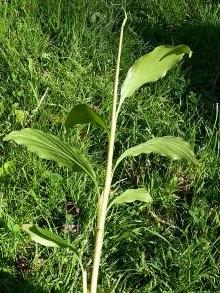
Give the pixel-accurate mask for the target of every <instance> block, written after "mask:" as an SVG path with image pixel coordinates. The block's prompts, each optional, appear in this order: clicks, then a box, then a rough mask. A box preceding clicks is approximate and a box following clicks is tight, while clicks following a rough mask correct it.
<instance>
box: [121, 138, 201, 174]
mask: <svg viewBox="0 0 220 293" xmlns="http://www.w3.org/2000/svg"><path fill="white" fill-rule="evenodd" d="M149 153H157V154H160V155H162V156H167V157H169V158H170V159H172V160H180V159H183V160H186V161H188V162H191V163H193V164H197V163H198V162H197V160H196V158H195V155H194V153H193V151H192V148H191V146H190V144H189V143H188V142H186V141H184V140H183V139H182V138H180V137H173V136H162V137H154V138H152V139H150V140H148V141H147V142H145V143H141V144H139V145H137V146H134V147H132V148H130V149H128V150H126V151H125V152H124V153H123V154H122V155H121V156H120V157H119V158H118V160H117V162H116V166H115V168H116V167H117V166H118V164H119V163H120V162H121V161H122V160H123V159H124V158H126V157H130V156H138V155H140V154H149Z"/></svg>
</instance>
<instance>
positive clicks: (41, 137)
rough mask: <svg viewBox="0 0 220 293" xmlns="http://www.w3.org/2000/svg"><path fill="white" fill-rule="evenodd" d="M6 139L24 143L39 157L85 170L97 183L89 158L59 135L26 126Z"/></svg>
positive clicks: (77, 169)
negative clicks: (62, 139) (63, 140)
mask: <svg viewBox="0 0 220 293" xmlns="http://www.w3.org/2000/svg"><path fill="white" fill-rule="evenodd" d="M4 140H7V141H9V140H13V141H15V142H16V143H18V144H21V145H24V146H26V147H27V149H28V150H29V151H31V152H34V153H35V154H37V155H38V156H39V157H41V158H43V159H46V160H52V161H55V162H57V163H58V164H59V165H61V166H66V167H70V168H72V169H73V170H74V171H78V172H82V171H83V172H85V173H86V174H88V175H89V176H90V177H91V178H92V179H93V181H94V182H95V183H96V176H95V172H94V170H93V168H92V166H91V164H90V162H89V160H88V159H87V158H85V157H84V156H83V155H82V154H81V153H80V152H79V150H78V149H76V148H75V147H72V146H70V145H68V144H67V143H64V142H62V141H61V140H60V139H59V138H58V137H56V136H54V135H52V134H48V133H45V132H43V131H41V130H37V129H32V128H25V129H22V130H19V131H12V132H11V133H9V134H8V135H7V136H6V137H5V138H4Z"/></svg>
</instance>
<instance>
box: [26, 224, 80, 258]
mask: <svg viewBox="0 0 220 293" xmlns="http://www.w3.org/2000/svg"><path fill="white" fill-rule="evenodd" d="M22 229H23V230H24V231H25V232H27V233H28V234H29V235H30V237H31V239H32V240H33V241H35V242H36V243H39V244H41V245H44V246H47V247H62V248H70V249H71V250H73V251H74V252H75V253H76V254H77V255H78V253H77V251H76V250H75V248H74V247H73V245H72V244H70V243H69V242H68V241H66V240H64V239H63V238H61V237H60V236H58V235H56V234H54V233H52V232H51V231H49V230H46V229H42V228H40V227H39V226H37V225H32V224H24V225H22Z"/></svg>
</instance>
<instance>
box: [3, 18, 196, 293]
mask: <svg viewBox="0 0 220 293" xmlns="http://www.w3.org/2000/svg"><path fill="white" fill-rule="evenodd" d="M126 20H127V16H125V19H124V21H123V24H122V27H121V33H120V40H119V49H118V56H117V64H116V73H115V83H114V94H113V99H112V113H111V125H110V129H109V127H108V125H107V123H106V122H105V120H104V118H103V117H102V116H101V115H99V114H97V113H96V112H95V111H94V110H93V108H91V107H90V106H88V105H86V104H78V105H76V106H75V107H73V108H72V110H71V111H70V112H69V114H68V116H67V119H66V121H65V127H66V129H69V128H70V127H73V126H75V125H76V124H84V123H94V124H97V125H98V126H100V127H102V128H103V129H104V130H105V131H106V132H107V133H108V139H109V144H108V157H107V167H106V176H105V184H104V187H102V186H100V185H99V183H98V182H97V176H96V174H95V171H94V169H93V167H92V165H91V163H90V161H89V159H88V158H87V157H86V156H84V155H82V154H81V152H80V151H79V150H78V149H77V147H75V146H74V147H73V146H70V145H69V144H67V143H65V142H62V141H61V140H60V139H59V138H58V137H56V136H53V135H52V134H49V133H45V132H43V131H40V130H37V129H32V128H24V129H22V130H19V131H13V132H11V133H9V134H8V135H7V136H6V137H5V138H4V140H6V141H14V142H16V143H18V144H21V145H24V146H26V147H27V148H28V150H29V151H31V152H34V153H35V154H37V155H38V156H39V157H41V158H43V159H47V160H53V161H55V162H57V163H58V164H59V165H61V166H66V167H69V168H71V169H72V170H73V171H76V172H84V173H85V174H86V175H87V176H89V177H90V179H91V180H92V181H93V182H94V185H95V190H96V196H97V209H96V217H97V222H96V227H95V229H96V240H95V249H94V261H93V270H92V278H91V285H89V284H88V282H87V272H86V270H85V268H84V265H83V263H82V255H81V254H80V253H79V252H78V251H77V250H76V248H75V247H74V246H73V245H72V244H71V243H69V241H67V240H65V239H63V238H61V237H60V236H58V235H56V234H54V233H52V232H51V231H50V230H46V229H43V228H40V227H39V226H37V225H35V224H24V225H22V229H23V230H25V231H26V232H27V233H29V235H30V236H31V238H32V240H34V241H35V242H37V243H40V244H42V245H44V246H51V247H64V248H69V249H71V250H72V251H73V252H74V253H75V254H76V256H77V257H78V259H79V263H80V266H81V269H82V277H83V292H84V293H86V292H91V293H96V292H97V288H98V287H97V284H98V275H99V267H100V258H101V253H102V246H103V239H104V229H105V221H106V214H107V212H108V210H109V209H110V208H112V206H114V205H119V204H122V203H128V202H133V201H142V202H149V203H150V202H151V201H152V198H151V196H150V194H149V193H148V192H147V190H145V189H144V188H138V189H129V190H126V191H124V192H123V193H122V194H120V195H118V196H117V195H114V197H113V199H109V195H110V190H111V186H112V179H113V176H114V172H115V170H116V169H117V167H118V165H119V164H120V163H121V162H122V160H124V159H125V158H127V157H131V156H138V155H139V154H149V153H157V154H160V155H162V156H167V157H169V158H170V159H172V160H180V159H183V160H186V161H188V162H189V163H193V164H197V160H196V158H195V155H194V153H193V151H192V149H191V147H190V145H189V144H188V143H187V142H185V141H184V140H183V139H182V138H180V137H173V136H163V137H153V138H151V139H150V140H148V141H146V142H144V143H141V144H139V145H136V146H134V147H131V148H129V149H127V150H126V151H125V152H124V153H122V154H121V155H120V156H119V158H117V159H116V160H113V158H114V143H115V136H116V125H117V120H118V116H119V115H120V113H121V112H120V110H121V107H122V105H123V103H124V101H125V99H126V98H128V97H130V96H132V95H133V94H134V92H135V91H136V90H138V89H139V88H140V87H141V86H142V85H143V84H146V83H150V82H154V81H157V80H159V79H160V78H162V77H164V76H165V75H166V73H167V71H168V70H170V69H171V68H173V67H174V66H175V65H176V64H177V63H179V62H180V61H181V60H182V59H183V57H184V55H185V54H188V55H189V56H191V54H192V52H191V50H190V48H189V47H188V46H186V45H177V46H171V45H161V46H158V47H156V48H155V49H154V50H153V51H151V52H149V53H148V54H146V55H144V56H142V57H141V58H139V59H138V60H136V61H135V63H134V64H133V66H132V67H131V68H130V69H129V71H128V74H127V76H126V78H125V81H124V83H123V84H122V87H121V91H120V95H118V91H119V90H118V88H119V69H120V58H121V50H122V40H123V31H124V26H125V23H126ZM118 98H119V100H118ZM114 162H115V163H114Z"/></svg>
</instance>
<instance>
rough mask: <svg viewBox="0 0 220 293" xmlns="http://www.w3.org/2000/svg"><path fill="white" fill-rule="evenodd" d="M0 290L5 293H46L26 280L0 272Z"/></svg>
mask: <svg viewBox="0 0 220 293" xmlns="http://www.w3.org/2000/svg"><path fill="white" fill-rule="evenodd" d="M0 290H1V292H4V293H14V292H16V293H29V292H31V293H46V292H48V291H45V290H44V289H42V288H41V287H39V286H37V285H36V286H33V285H32V284H30V283H29V282H28V281H26V280H24V279H23V278H22V277H20V276H18V277H15V276H14V275H12V274H10V273H8V272H4V271H0Z"/></svg>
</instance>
